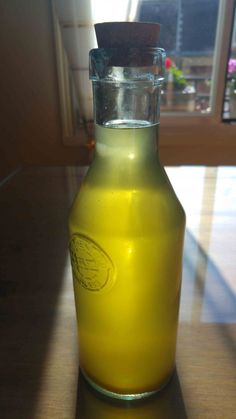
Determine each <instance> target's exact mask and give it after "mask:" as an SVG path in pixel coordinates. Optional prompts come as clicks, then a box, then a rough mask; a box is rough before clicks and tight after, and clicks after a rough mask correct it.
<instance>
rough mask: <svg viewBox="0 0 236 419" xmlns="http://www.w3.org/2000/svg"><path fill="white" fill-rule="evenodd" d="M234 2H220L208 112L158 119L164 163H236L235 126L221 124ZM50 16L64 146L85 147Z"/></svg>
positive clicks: (225, 0)
mask: <svg viewBox="0 0 236 419" xmlns="http://www.w3.org/2000/svg"><path fill="white" fill-rule="evenodd" d="M196 1H197V0H196ZM235 1H236V0H220V1H219V11H218V22H217V33H216V41H215V45H216V47H215V54H214V62H213V74H212V84H211V86H212V87H211V94H210V101H211V102H210V108H211V111H210V112H208V113H206V114H200V113H198V112H193V113H179V112H178V113H163V114H162V116H161V126H160V153H161V157H162V161H163V163H165V164H208V165H211V164H212V165H216V164H232V165H233V164H236V124H234V123H225V122H223V121H222V104H223V102H224V93H225V70H226V68H227V60H228V52H229V47H230V41H231V27H232V22H233V17H234V8H235ZM52 4H53V2H52ZM53 17H54V29H55V30H54V33H55V41H56V42H55V45H56V57H57V69H58V78H59V94H60V103H61V114H62V127H63V143H64V145H66V146H84V145H85V143H86V138H87V137H86V133H85V132H84V128H83V127H80V128H79V129H77V130H76V133H75V132H74V127H73V126H72V121H73V118H72V117H71V112H68V109H70V108H71V102H70V100H69V96H70V95H69V90H70V85H69V78H68V76H66V75H65V74H66V73H67V72H68V69H67V65H66V60H65V57H64V51H63V45H62V41H61V36H60V33H59V32H60V30H59V26H58V25H59V24H58V22H57V20H56V15H55V12H54V10H53Z"/></svg>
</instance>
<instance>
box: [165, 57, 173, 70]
mask: <svg viewBox="0 0 236 419" xmlns="http://www.w3.org/2000/svg"><path fill="white" fill-rule="evenodd" d="M171 66H172V59H171V58H169V57H166V69H167V70H169V69H170V67H171Z"/></svg>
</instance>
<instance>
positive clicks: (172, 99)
mask: <svg viewBox="0 0 236 419" xmlns="http://www.w3.org/2000/svg"><path fill="white" fill-rule="evenodd" d="M162 97H163V105H164V108H166V110H171V111H188V112H192V111H194V110H195V88H194V87H193V86H191V85H189V84H188V83H187V80H186V78H185V77H184V74H183V71H182V70H180V69H179V68H178V67H177V66H176V65H175V64H174V62H173V61H172V59H171V58H170V57H167V58H166V77H165V86H164V90H163V92H162Z"/></svg>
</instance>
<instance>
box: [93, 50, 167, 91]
mask: <svg viewBox="0 0 236 419" xmlns="http://www.w3.org/2000/svg"><path fill="white" fill-rule="evenodd" d="M165 56H166V55H165V50H164V49H163V48H159V47H149V46H148V47H124V48H120V47H113V48H94V49H92V50H91V51H90V53H89V70H90V79H91V80H93V81H107V82H112V81H113V82H114V81H119V82H122V81H123V82H125V81H126V82H127V81H149V82H153V83H154V84H161V83H162V81H163V79H164V75H165ZM112 69H113V70H112ZM132 69H133V70H132Z"/></svg>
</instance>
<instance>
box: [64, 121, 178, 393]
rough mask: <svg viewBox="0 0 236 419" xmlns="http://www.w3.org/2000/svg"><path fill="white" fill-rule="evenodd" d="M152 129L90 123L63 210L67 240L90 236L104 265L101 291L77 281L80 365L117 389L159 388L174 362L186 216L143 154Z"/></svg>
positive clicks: (163, 177) (158, 168)
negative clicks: (89, 147) (85, 154)
mask: <svg viewBox="0 0 236 419" xmlns="http://www.w3.org/2000/svg"><path fill="white" fill-rule="evenodd" d="M155 135H156V128H155V127H149V128H137V129H131V128H120V129H117V128H116V129H114V128H101V127H97V139H98V145H97V148H98V156H97V157H96V159H95V161H94V163H93V165H92V167H91V169H90V171H89V173H88V176H87V178H86V179H85V182H84V184H83V185H82V187H81V190H80V192H79V194H78V196H77V197H76V199H75V202H74V204H73V207H72V210H71V215H70V223H69V224H70V235H71V237H75V235H78V234H79V235H80V236H78V237H82V240H86V242H85V247H86V246H87V243H89V240H91V241H92V243H95V245H94V246H98V247H99V249H102V250H101V252H104V254H105V255H106V256H103V257H104V258H107V259H106V260H107V263H108V265H109V264H110V265H109V267H110V268H109V269H110V270H109V279H108V281H107V283H106V285H105V286H104V287H103V288H101V289H96V290H95V291H94V290H91V289H88V288H86V286H84V284H83V283H80V282H79V281H78V280H77V279H76V278H74V290H75V300H76V309H77V320H78V333H79V353H80V366H81V368H82V370H83V371H84V372H85V373H86V374H87V375H88V376H89V377H90V378H91V379H92V380H93V381H94V382H95V383H97V384H98V385H99V386H101V387H103V388H105V389H107V390H109V391H112V392H115V393H120V394H134V393H143V392H149V391H153V390H157V389H159V388H161V387H162V386H163V385H164V384H165V383H166V382H167V381H168V379H169V377H170V375H171V373H172V370H173V368H174V362H175V346H176V333H177V323H178V308H179V297H180V283H181V265H182V247H183V233H184V224H185V216H184V212H183V209H182V207H181V205H180V203H179V202H178V200H177V198H176V196H175V194H174V192H173V190H172V188H171V186H170V184H169V182H168V180H167V178H166V175H165V172H164V170H163V169H162V167H161V166H160V164H159V163H158V161H157V159H156V156H154V153H151V152H150V150H151V149H152V147H153V145H154V141H155ZM122 143H123V146H122V148H121V149H120V148H119V147H118V146H117V145H118V144H121V145H122ZM107 144H109V145H107ZM148 149H149V151H148ZM145 150H146V154H147V155H146V157H145V156H144V155H145ZM99 153H100V154H99ZM87 240H88V242H87ZM98 254H99V252H98V253H96V252H95V253H94V252H93V256H92V257H93V259H94V258H95V259H96V255H98ZM102 254H103V253H102ZM95 262H96V261H95ZM86 263H88V264H89V263H94V260H93V262H91V261H89V258H87V260H86V261H85V262H84V258H83V264H85V265H86ZM97 263H98V264H99V263H103V261H102V262H101V260H99V258H98V260H97ZM108 265H107V266H108ZM91 266H92V265H91ZM85 268H86V269H87V267H86V266H85ZM92 269H94V266H92ZM86 272H87V271H86ZM89 275H90V274H89ZM89 286H90V285H89ZM98 288H99V287H98Z"/></svg>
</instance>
